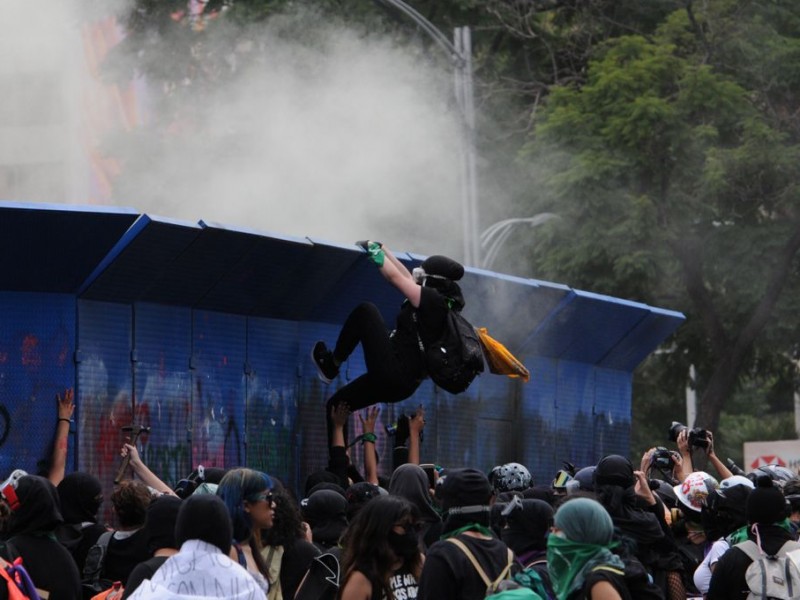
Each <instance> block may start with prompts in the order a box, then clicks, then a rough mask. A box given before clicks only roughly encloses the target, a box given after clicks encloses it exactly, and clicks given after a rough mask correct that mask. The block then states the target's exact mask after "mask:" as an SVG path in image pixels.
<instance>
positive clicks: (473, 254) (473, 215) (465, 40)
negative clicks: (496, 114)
mask: <svg viewBox="0 0 800 600" xmlns="http://www.w3.org/2000/svg"><path fill="white" fill-rule="evenodd" d="M461 46H462V47H461V56H462V57H463V58H464V66H463V70H464V77H463V85H464V128H465V132H464V133H465V135H466V140H465V145H464V151H465V153H466V155H467V158H466V166H467V173H466V176H467V181H466V185H467V220H468V223H469V229H468V231H467V242H466V243H467V244H468V245H469V250H470V254H469V259H470V260H469V262H468V264H472V265H474V266H476V267H478V266H480V264H481V260H480V248H479V247H478V221H479V219H478V175H477V161H476V159H475V94H474V87H473V82H472V34H471V33H470V29H469V27H461Z"/></svg>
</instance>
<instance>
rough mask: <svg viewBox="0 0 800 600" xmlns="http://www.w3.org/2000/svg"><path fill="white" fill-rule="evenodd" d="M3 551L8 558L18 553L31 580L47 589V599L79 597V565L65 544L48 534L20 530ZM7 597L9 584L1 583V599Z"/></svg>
mask: <svg viewBox="0 0 800 600" xmlns="http://www.w3.org/2000/svg"><path fill="white" fill-rule="evenodd" d="M9 541H10V543H11V544H12V545H13V551H12V548H9V547H8V544H9V542H6V548H5V549H4V551H3V552H2V554H3V556H4V558H5V559H6V560H8V561H9V562H11V561H12V559H14V558H16V557H17V556H21V557H22V564H23V566H24V567H25V570H26V571H27V572H28V574H29V575H30V576H31V580H32V581H33V584H34V585H35V586H36V587H37V588H39V589H42V590H47V591H48V592H50V600H81V580H80V575H79V574H78V567H77V566H76V565H75V561H74V560H73V558H72V556H71V555H70V553H69V552H67V550H66V548H64V547H63V546H62V545H61V544H60V543H59V542H57V541H56V540H55V539H53V538H52V537H49V536H44V535H42V536H39V535H33V534H21V535H17V536H14V537H13V538H12V539H11V540H9ZM7 598H8V588H7V587H6V586H5V585H0V600H6V599H7Z"/></svg>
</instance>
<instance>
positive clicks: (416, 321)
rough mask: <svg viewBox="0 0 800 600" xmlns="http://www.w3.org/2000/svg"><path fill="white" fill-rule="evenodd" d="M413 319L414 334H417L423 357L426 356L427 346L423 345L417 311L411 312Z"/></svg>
mask: <svg viewBox="0 0 800 600" xmlns="http://www.w3.org/2000/svg"><path fill="white" fill-rule="evenodd" d="M411 319H412V320H413V321H414V333H416V334H417V345H418V346H419V351H420V352H421V353H422V356H423V357H424V356H425V344H423V343H422V338H421V337H420V336H419V319H418V318H417V310H416V309H414V310H412V311H411Z"/></svg>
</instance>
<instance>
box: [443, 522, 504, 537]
mask: <svg viewBox="0 0 800 600" xmlns="http://www.w3.org/2000/svg"><path fill="white" fill-rule="evenodd" d="M465 531H477V532H479V533H482V534H483V535H485V536H487V537H494V534H492V530H491V529H489V528H488V527H484V526H483V525H481V524H480V523H468V524H467V525H464V526H463V527H459V528H458V529H454V530H453V531H446V532H445V533H444V535H442V536H441V537H440V538H439V539H440V540H446V539H447V538H451V537H455V536H457V535H459V534H461V533H464V532H465Z"/></svg>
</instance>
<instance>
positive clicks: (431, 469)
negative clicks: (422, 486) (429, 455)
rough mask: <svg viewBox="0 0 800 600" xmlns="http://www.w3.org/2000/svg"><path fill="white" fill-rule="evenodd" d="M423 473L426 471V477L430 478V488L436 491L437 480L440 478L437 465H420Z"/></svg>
mask: <svg viewBox="0 0 800 600" xmlns="http://www.w3.org/2000/svg"><path fill="white" fill-rule="evenodd" d="M420 467H421V468H422V470H423V471H425V475H427V476H428V487H429V488H430V489H432V490H435V489H436V479H437V478H438V475H439V472H438V471H437V470H436V465H435V464H433V463H426V464H424V465H420Z"/></svg>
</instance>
